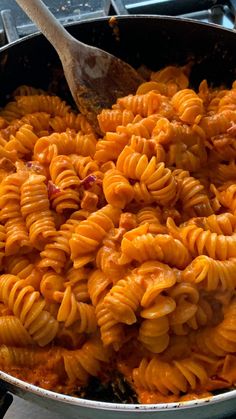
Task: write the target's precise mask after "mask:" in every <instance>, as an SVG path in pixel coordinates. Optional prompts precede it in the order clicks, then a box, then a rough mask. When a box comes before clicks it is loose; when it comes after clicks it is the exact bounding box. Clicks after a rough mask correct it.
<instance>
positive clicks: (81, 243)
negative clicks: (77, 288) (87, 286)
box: [69, 205, 120, 268]
mask: <svg viewBox="0 0 236 419" xmlns="http://www.w3.org/2000/svg"><path fill="white" fill-rule="evenodd" d="M119 215H120V210H119V209H118V208H114V207H112V206H111V205H107V206H105V207H104V208H102V209H101V210H98V211H96V212H94V213H92V214H91V215H90V216H89V217H88V219H87V220H84V221H81V223H80V224H79V225H78V226H77V227H76V229H75V232H74V233H73V234H72V238H71V239H70V240H69V245H70V249H71V259H72V260H73V262H74V267H75V268H80V267H81V265H80V256H85V255H88V254H91V253H92V252H93V251H94V250H95V249H96V248H97V247H98V246H99V244H100V243H101V241H102V240H103V238H104V237H105V235H106V233H107V232H108V231H109V230H110V229H111V228H112V227H113V226H114V223H117V221H118V218H119Z"/></svg>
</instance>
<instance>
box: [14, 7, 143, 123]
mask: <svg viewBox="0 0 236 419" xmlns="http://www.w3.org/2000/svg"><path fill="white" fill-rule="evenodd" d="M16 2H17V3H18V4H19V6H20V7H21V8H22V9H23V10H24V11H25V13H26V14H27V15H28V16H29V17H30V19H31V20H32V21H33V22H34V23H35V24H36V25H37V27H38V28H39V29H40V30H41V32H42V33H43V34H44V35H45V37H46V38H47V39H48V41H49V42H50V43H51V44H52V45H53V47H54V48H55V50H56V51H57V53H58V55H59V58H60V60H61V63H62V66H63V70H64V74H65V78H66V80H67V83H68V86H69V89H70V91H71V94H72V96H73V98H74V101H75V103H76V105H77V107H78V109H79V110H80V112H81V113H83V114H84V115H86V117H87V118H88V120H89V121H90V122H91V123H92V124H93V126H95V128H98V123H97V114H99V113H100V112H101V110H102V109H104V108H109V107H111V105H112V104H113V103H115V101H116V99H117V98H118V97H121V96H126V95H127V94H129V93H134V92H135V90H136V89H137V87H138V85H139V84H140V83H141V82H142V81H143V80H142V78H141V76H140V75H139V74H138V73H137V72H136V71H135V70H134V69H133V68H132V67H131V66H130V65H129V64H127V63H126V62H124V61H122V60H120V59H119V58H117V57H114V56H113V55H111V54H109V53H107V52H105V51H103V50H101V49H99V48H95V47H92V46H89V45H87V44H84V43H83V42H80V41H78V40H77V39H75V38H74V37H72V36H71V35H70V34H69V33H68V32H67V31H66V30H65V28H64V27H63V26H62V25H61V24H60V23H59V22H58V20H57V19H56V18H55V17H54V16H53V14H52V13H51V12H50V11H49V10H48V8H47V6H46V5H45V4H44V3H43V2H42V1H41V0H30V1H29V0H16Z"/></svg>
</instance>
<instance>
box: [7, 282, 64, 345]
mask: <svg viewBox="0 0 236 419" xmlns="http://www.w3.org/2000/svg"><path fill="white" fill-rule="evenodd" d="M0 284H1V287H0V299H1V301H3V302H4V303H5V304H7V305H8V306H9V308H10V309H11V310H12V311H13V313H14V314H15V316H16V317H18V318H19V320H20V321H21V323H22V325H23V326H24V327H25V329H26V330H27V331H28V333H29V334H30V336H31V337H32V339H33V340H34V341H36V342H37V343H38V345H39V346H45V345H47V344H48V343H49V342H51V341H52V340H53V339H54V337H55V336H56V333H57V329H58V323H57V321H56V320H55V319H54V318H53V317H52V316H51V315H50V313H48V312H47V311H46V310H44V307H45V301H43V299H42V298H41V297H40V294H39V292H37V291H34V289H33V288H32V287H31V286H24V280H19V279H18V277H17V276H15V275H10V274H9V275H1V277H0Z"/></svg>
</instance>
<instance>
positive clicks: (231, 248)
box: [167, 218, 236, 260]
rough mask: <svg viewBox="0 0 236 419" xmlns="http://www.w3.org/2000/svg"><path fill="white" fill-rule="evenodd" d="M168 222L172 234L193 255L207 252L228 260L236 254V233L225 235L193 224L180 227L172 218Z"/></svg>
mask: <svg viewBox="0 0 236 419" xmlns="http://www.w3.org/2000/svg"><path fill="white" fill-rule="evenodd" d="M167 223H168V225H167V226H168V228H169V231H170V232H171V234H173V235H174V236H175V237H178V238H179V239H180V240H181V241H182V243H183V244H184V245H185V246H186V247H187V248H188V249H189V252H190V253H191V255H192V256H193V257H196V256H198V255H202V254H205V255H206V256H210V257H211V258H213V259H219V260H226V259H229V258H232V257H235V256H236V247H235V242H236V233H233V234H232V236H224V235H223V234H217V233H211V231H209V230H207V231H205V230H204V229H203V228H201V227H197V226H195V225H193V224H189V225H187V226H183V227H179V228H178V227H176V225H175V223H174V221H173V220H172V219H171V218H169V219H168V220H167Z"/></svg>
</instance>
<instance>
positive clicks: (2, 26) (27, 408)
mask: <svg viewBox="0 0 236 419" xmlns="http://www.w3.org/2000/svg"><path fill="white" fill-rule="evenodd" d="M29 1H30V0H29ZM44 2H45V4H46V5H47V6H48V7H49V9H50V10H51V12H52V13H54V14H55V16H56V17H57V18H58V19H59V20H60V22H61V23H62V24H66V23H69V22H76V21H80V20H86V19H90V18H96V17H101V16H107V15H114V14H119V15H129V14H130V15H132V14H159V15H172V16H179V17H185V18H191V19H196V20H200V21H203V22H207V23H209V24H211V23H214V24H217V25H221V26H224V27H226V28H229V29H236V0H146V1H145V0H85V1H82V0H44ZM36 31H37V28H36V27H35V25H34V24H33V23H32V22H31V21H30V19H29V18H28V17H27V16H26V15H25V13H24V12H23V11H22V10H21V9H20V8H19V6H18V5H17V4H16V2H15V0H0V48H1V47H2V46H3V45H5V44H6V43H8V42H13V41H15V40H16V39H18V38H21V37H24V36H26V35H28V34H30V33H33V32H36ZM1 413H2V412H1V409H0V418H1V417H3V413H2V415H1ZM27 417H29V418H30V417H33V418H34V419H41V418H44V419H49V418H50V419H62V418H63V416H59V415H58V414H53V413H52V412H47V411H46V410H45V409H43V408H41V407H39V406H36V405H34V404H31V403H30V402H28V401H25V400H22V399H19V398H18V397H16V396H14V400H13V403H12V405H11V406H10V408H9V409H8V411H7V413H6V414H5V416H4V418H5V419H25V418H27ZM235 418H236V414H235V415H233V416H231V419H235ZM209 419H210V418H209ZM219 419H221V418H219ZM228 419H230V418H229V417H228Z"/></svg>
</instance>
